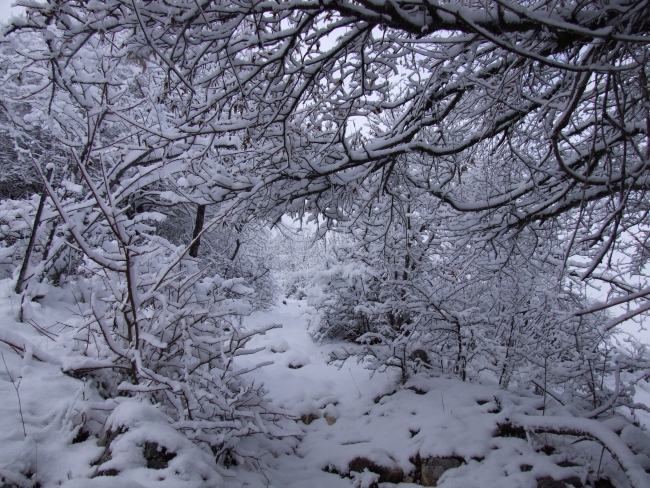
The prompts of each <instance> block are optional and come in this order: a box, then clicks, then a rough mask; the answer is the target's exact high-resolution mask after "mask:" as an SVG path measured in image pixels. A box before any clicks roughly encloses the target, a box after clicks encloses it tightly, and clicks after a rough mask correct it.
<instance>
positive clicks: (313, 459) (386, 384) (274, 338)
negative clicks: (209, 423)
mask: <svg viewBox="0 0 650 488" xmlns="http://www.w3.org/2000/svg"><path fill="white" fill-rule="evenodd" d="M309 319H310V313H309V308H308V307H307V306H306V304H305V302H300V301H296V300H287V303H286V305H284V304H282V305H279V306H278V307H275V308H273V309H272V310H271V311H269V312H257V313H255V314H253V315H252V316H251V317H248V318H247V320H246V321H245V324H246V325H248V326H254V325H262V324H268V323H277V324H281V325H282V328H281V329H273V330H271V331H269V332H268V333H267V334H266V336H263V337H258V338H256V339H255V342H251V347H259V346H266V347H267V350H266V351H264V352H261V353H259V354H257V355H255V357H254V358H253V357H251V358H250V359H251V363H252V362H253V359H254V360H255V361H274V364H272V365H269V366H265V367H264V368H262V369H259V370H257V371H255V372H253V373H251V377H253V378H255V380H256V381H261V382H263V383H264V384H265V386H266V388H267V389H268V390H269V397H270V398H272V400H273V402H274V404H276V405H277V406H278V407H280V408H282V409H285V410H286V411H287V412H290V413H291V414H292V416H295V417H296V418H298V417H305V418H306V419H307V420H308V421H309V419H308V416H310V415H311V416H315V417H317V418H316V419H315V420H313V421H312V422H311V423H309V425H305V424H304V423H303V422H302V421H300V422H298V423H297V426H298V427H299V428H300V429H301V430H302V431H303V437H302V441H301V442H300V443H298V445H297V447H296V449H295V453H291V454H292V455H288V456H280V457H279V458H278V459H277V461H276V462H270V463H269V464H271V465H275V466H276V468H275V469H266V470H264V473H263V477H260V476H259V475H257V474H252V473H243V472H240V473H238V475H237V477H236V483H235V484H236V486H241V483H242V481H244V480H243V479H242V478H243V477H249V478H250V479H249V480H248V481H247V482H246V481H244V486H246V485H248V486H274V487H296V488H305V487H310V488H337V487H350V486H353V485H352V482H351V480H350V479H349V478H341V477H340V476H339V475H337V474H333V473H327V472H324V471H323V470H322V467H321V466H322V465H326V464H328V463H327V458H328V457H331V458H332V460H335V459H336V454H337V453H336V452H327V447H328V446H327V444H328V443H327V442H326V441H327V440H332V437H333V434H332V433H333V432H335V431H340V429H339V428H337V424H339V425H340V424H341V423H344V422H346V421H349V422H353V421H356V420H357V419H358V418H359V417H361V416H362V415H363V413H364V411H365V410H367V409H368V408H369V405H368V402H370V403H371V404H372V403H373V401H372V399H373V398H374V397H375V396H377V395H378V394H381V393H384V392H386V391H389V390H390V389H391V387H392V386H393V385H391V380H390V378H389V375H387V374H378V375H375V377H373V378H370V374H369V371H368V370H366V369H364V368H363V367H362V366H360V365H358V364H356V362H354V361H349V362H347V363H346V364H345V366H344V367H343V368H341V369H338V368H336V367H333V366H331V365H328V364H327V360H328V358H329V352H330V351H331V350H332V349H333V348H335V347H336V345H318V344H316V343H314V341H313V340H312V338H311V336H310V335H309V334H308V333H307V323H308V321H309ZM274 351H275V352H274ZM244 365H245V363H244ZM325 414H327V417H328V419H326V418H325ZM328 420H329V422H328ZM333 421H335V423H334V424H333V425H330V423H331V422H333ZM357 432H358V429H354V433H353V438H354V440H353V441H352V442H357V439H356V436H357ZM296 454H297V455H296ZM264 476H265V477H266V478H267V479H265V478H264ZM233 481H235V480H233Z"/></svg>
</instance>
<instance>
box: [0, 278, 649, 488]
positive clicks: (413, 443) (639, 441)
mask: <svg viewBox="0 0 650 488" xmlns="http://www.w3.org/2000/svg"><path fill="white" fill-rule="evenodd" d="M74 310H75V306H74V300H73V297H71V296H69V295H67V294H65V293H64V292H62V291H60V290H59V291H58V292H52V293H49V294H48V296H47V297H46V298H45V299H44V300H43V301H42V302H41V303H40V304H39V303H32V304H29V305H28V306H26V307H25V309H24V317H23V319H24V322H22V323H21V322H18V320H17V319H18V316H19V311H20V304H19V303H18V302H17V297H16V295H13V293H11V289H10V282H9V280H5V281H2V282H0V317H1V319H0V340H1V339H2V337H3V334H4V335H5V337H8V336H7V334H14V335H15V334H19V335H20V336H22V337H24V338H26V339H28V340H29V341H30V342H31V343H32V344H34V345H35V346H37V347H39V348H40V349H41V350H42V351H47V352H48V353H49V354H53V355H56V354H57V350H56V344H55V342H54V341H51V340H50V339H48V338H47V337H46V336H44V335H43V334H42V333H41V332H39V331H38V330H37V329H38V328H44V329H49V330H50V331H55V330H56V327H57V324H64V323H65V322H66V320H70V317H72V316H74ZM313 317H314V312H313V310H311V309H310V308H309V307H308V306H307V304H306V302H304V301H296V300H287V301H286V302H285V303H279V304H278V305H277V306H276V307H274V308H273V309H271V310H270V311H267V312H256V313H255V314H253V315H251V316H250V317H248V318H247V319H246V320H245V325H247V326H250V327H253V326H257V325H266V324H270V323H277V324H280V325H282V328H278V329H273V330H271V331H269V332H267V334H266V335H264V336H259V337H256V338H255V339H254V341H253V342H251V344H250V347H251V348H255V347H264V348H265V349H264V350H263V351H261V352H259V353H257V354H254V355H250V356H242V357H241V358H239V361H240V363H239V365H238V366H239V367H242V368H245V367H247V366H251V365H252V364H253V363H258V362H260V361H273V364H270V365H268V366H265V367H263V368H260V369H257V370H255V371H253V372H251V373H248V376H249V379H251V380H254V381H255V382H256V383H257V384H259V383H264V385H265V387H266V389H267V390H268V397H269V398H270V399H271V400H272V404H273V405H274V406H275V408H276V409H277V411H278V412H281V413H282V415H283V417H285V422H284V424H283V425H284V427H283V429H284V432H285V435H286V437H283V438H280V439H277V438H273V439H271V438H269V437H268V436H264V435H256V436H250V437H246V438H244V439H242V441H241V442H240V443H239V445H238V447H237V452H238V453H239V455H246V459H247V461H246V462H243V463H241V462H240V463H238V464H236V465H231V466H229V467H225V466H216V464H215V463H214V460H213V458H212V457H211V455H210V454H209V453H208V452H205V451H203V450H201V449H200V448H198V447H197V446H195V445H194V444H191V443H190V442H189V441H187V439H185V438H184V437H183V436H182V435H180V434H178V433H177V432H176V431H174V430H173V429H171V428H170V427H169V426H168V425H166V423H165V420H164V419H163V418H162V417H161V416H160V412H158V411H157V409H156V408H155V407H154V406H152V405H140V404H135V402H134V401H133V400H131V399H128V398H118V399H117V400H111V401H107V400H103V399H102V398H101V397H100V395H99V394H98V393H97V391H96V388H94V387H93V384H92V382H91V381H88V380H86V379H85V378H81V379H75V378H71V377H69V376H67V375H65V374H63V373H62V372H61V368H60V366H55V365H54V364H49V363H45V362H40V361H36V360H35V359H33V358H30V355H29V353H28V354H27V355H26V357H25V358H22V357H21V356H20V355H19V354H17V353H16V352H15V351H13V350H12V349H11V348H9V347H8V346H6V345H5V344H0V351H2V359H3V361H4V362H0V479H2V480H3V482H4V485H3V484H2V483H0V486H6V487H13V486H18V487H23V486H25V487H27V486H39V485H40V486H41V487H44V488H45V487H58V486H63V487H64V488H83V487H90V488H105V487H106V488H108V487H118V488H141V487H147V488H148V487H160V488H163V487H165V488H167V487H169V488H172V487H173V488H199V487H206V488H207V487H211V488H216V487H222V486H223V487H227V488H238V487H243V486H249V487H277V488H281V487H295V488H338V487H350V486H354V487H358V488H367V487H370V486H376V485H375V483H376V482H379V486H380V487H382V488H383V487H389V486H398V485H399V486H404V487H407V486H418V485H419V483H420V481H421V479H422V476H423V474H422V471H423V470H425V469H427V468H426V460H427V459H432V458H447V459H452V458H453V459H454V460H456V461H453V462H454V463H455V464H454V466H456V467H453V468H452V469H448V470H447V471H445V472H444V474H443V475H442V477H441V478H440V479H439V480H438V486H441V487H444V488H450V487H458V488H460V487H463V488H469V487H481V488H490V487H494V488H510V487H512V488H515V487H520V488H527V487H530V488H535V487H537V486H540V485H539V483H540V481H539V480H547V481H548V480H550V479H551V478H552V479H555V480H573V481H574V482H578V480H579V482H580V483H581V484H589V483H593V481H594V480H595V479H596V478H604V477H607V478H609V480H610V481H611V483H612V484H613V486H617V487H618V486H620V487H626V486H629V485H628V481H627V478H626V476H625V474H624V473H623V471H622V470H621V469H620V468H619V467H618V464H617V462H616V461H615V460H614V459H613V458H612V457H611V456H610V455H609V453H608V452H607V451H603V450H602V449H601V447H600V445H598V444H596V443H595V442H592V441H588V440H586V439H584V440H578V442H576V439H575V438H572V437H568V436H556V435H550V434H532V433H530V432H529V433H525V432H523V433H522V432H519V431H508V430H507V429H504V428H503V427H500V425H501V426H502V425H504V424H505V423H507V419H508V418H510V417H511V416H513V415H531V416H539V415H542V414H543V415H548V416H563V415H567V412H565V411H564V410H563V409H562V408H561V406H560V405H559V404H557V402H551V401H548V399H547V401H546V405H545V404H544V398H543V397H541V396H536V395H533V394H531V393H526V392H524V391H522V392H517V393H513V392H505V391H503V390H500V389H499V388H497V387H496V386H495V385H491V384H481V383H479V382H478V381H473V382H470V381H466V382H461V381H459V380H458V379H455V378H452V377H449V376H446V375H443V374H438V375H429V376H415V377H413V378H411V379H410V380H409V381H408V382H407V383H406V384H405V385H402V384H401V383H400V382H399V381H398V376H397V374H396V372H395V371H388V372H381V373H376V374H374V375H372V374H371V372H370V371H369V370H368V369H366V368H365V367H364V366H365V365H364V364H363V363H357V362H356V361H352V360H349V361H347V362H345V363H344V364H343V365H342V366H341V365H339V366H340V367H336V366H334V365H331V364H329V357H330V352H331V351H332V350H334V349H336V348H341V347H345V345H344V344H340V343H339V344H337V343H330V344H317V343H315V342H314V341H313V340H312V338H311V336H310V335H309V334H308V323H309V321H310V319H312V318H313ZM59 326H62V325H59ZM640 395H646V397H650V393H648V392H645V391H642V392H640ZM639 399H641V400H643V401H647V398H645V397H644V398H639ZM110 402H113V403H110ZM89 409H94V410H101V409H105V410H106V412H107V413H106V424H105V425H98V426H95V427H94V431H95V432H98V434H95V435H92V434H91V435H89V436H86V435H85V434H83V431H80V425H78V424H80V423H81V422H83V421H84V420H85V419H86V417H85V412H89V411H90V410H89ZM117 417H120V418H122V419H127V420H126V421H125V423H124V425H128V426H129V432H130V433H131V437H129V438H128V439H126V438H127V437H128V436H126V435H124V436H123V437H124V439H122V440H119V441H116V442H113V444H112V445H111V446H110V449H111V456H110V459H108V460H106V456H105V452H106V447H105V446H101V445H98V441H99V437H101V431H102V430H106V429H107V425H108V423H110V422H113V424H115V422H116V418H117ZM286 419H289V420H290V421H289V422H287V421H286ZM628 420H629V419H628ZM129 422H130V423H129ZM604 424H605V425H607V426H608V427H611V428H612V429H613V430H614V431H618V432H621V433H620V436H621V439H623V440H624V441H625V442H626V443H627V445H628V446H630V447H632V446H634V449H633V450H634V451H635V453H636V455H637V456H645V457H644V459H645V458H647V459H648V462H650V457H648V455H649V454H650V439H649V438H648V436H647V435H645V433H643V432H642V430H641V429H639V428H636V427H634V426H631V425H630V424H629V423H628V422H623V420H622V417H620V418H619V417H612V418H611V419H609V420H608V421H606V422H605V423H604ZM287 425H288V426H289V427H287ZM621 426H623V427H621ZM91 427H92V426H89V430H91V431H93V428H91ZM621 429H622V431H621ZM80 432H81V434H80ZM118 439H119V438H118ZM147 442H157V443H158V444H159V445H165V446H167V447H168V448H169V450H170V452H171V451H172V450H173V451H174V453H175V454H176V455H175V457H174V458H173V459H171V460H169V461H168V462H167V461H165V464H164V465H163V466H162V467H161V466H149V467H147V460H146V459H145V457H143V454H142V449H143V446H144V445H145V443H147ZM102 456H104V457H103V458H102ZM100 458H102V461H106V463H104V464H101V463H100V464H99V465H98V460H99V459H100ZM105 466H110V467H111V468H112V469H113V471H112V472H111V474H113V475H114V476H97V474H98V472H101V471H102V469H104V468H103V467H105ZM423 466H424V467H423ZM154 468H158V469H154ZM364 468H367V469H365V470H364ZM103 472H104V473H108V471H107V470H106V469H104V471H103ZM25 475H26V476H25ZM93 476H94V477H93ZM91 478H92V479H91ZM398 479H399V483H392V482H391V481H397V480H398ZM548 486H552V485H548ZM558 486H559V485H558ZM602 486H606V485H602Z"/></svg>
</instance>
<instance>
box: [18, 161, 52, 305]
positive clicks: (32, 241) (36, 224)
mask: <svg viewBox="0 0 650 488" xmlns="http://www.w3.org/2000/svg"><path fill="white" fill-rule="evenodd" d="M51 177H52V170H51V169H50V170H48V172H47V175H46V176H45V178H46V179H47V180H48V181H49V179H50V178H51ZM46 199H47V189H46V188H45V187H44V188H43V193H41V201H40V202H38V208H37V209H36V215H34V226H33V227H32V235H30V236H29V243H27V250H26V251H25V257H24V258H23V265H22V266H21V268H20V273H18V280H17V281H16V288H15V291H16V293H17V294H18V295H20V294H21V293H22V292H23V284H24V281H25V274H26V273H27V268H28V267H29V260H30V258H31V257H32V251H33V250H34V244H35V243H36V231H37V230H38V227H39V226H40V225H41V214H42V213H43V207H44V206H45V200H46Z"/></svg>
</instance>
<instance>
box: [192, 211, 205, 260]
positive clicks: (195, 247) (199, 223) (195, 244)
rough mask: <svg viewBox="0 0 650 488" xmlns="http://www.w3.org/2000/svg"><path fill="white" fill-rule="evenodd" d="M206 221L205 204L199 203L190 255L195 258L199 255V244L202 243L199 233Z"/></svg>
mask: <svg viewBox="0 0 650 488" xmlns="http://www.w3.org/2000/svg"><path fill="white" fill-rule="evenodd" d="M204 221H205V205H199V206H198V207H197V209H196V221H195V222H194V232H193V234H192V246H191V247H190V256H191V257H193V258H195V257H197V256H198V255H199V246H200V245H201V238H200V237H199V234H200V233H201V231H202V230H203V222H204Z"/></svg>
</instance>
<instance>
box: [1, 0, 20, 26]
mask: <svg viewBox="0 0 650 488" xmlns="http://www.w3.org/2000/svg"><path fill="white" fill-rule="evenodd" d="M14 2H15V0H0V21H2V22H6V21H7V20H9V18H11V17H12V16H13V15H19V14H20V12H22V11H23V10H24V9H23V8H22V7H13V8H12V7H11V5H12V4H13V3H14Z"/></svg>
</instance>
